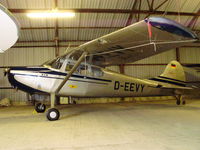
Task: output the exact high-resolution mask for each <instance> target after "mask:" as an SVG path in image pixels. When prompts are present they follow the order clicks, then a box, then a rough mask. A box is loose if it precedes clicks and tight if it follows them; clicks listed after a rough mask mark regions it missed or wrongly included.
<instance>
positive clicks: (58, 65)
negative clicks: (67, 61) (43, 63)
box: [50, 58, 64, 69]
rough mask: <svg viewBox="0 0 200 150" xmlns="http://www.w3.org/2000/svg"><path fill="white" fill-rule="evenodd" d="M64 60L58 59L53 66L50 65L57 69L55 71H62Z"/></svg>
mask: <svg viewBox="0 0 200 150" xmlns="http://www.w3.org/2000/svg"><path fill="white" fill-rule="evenodd" d="M63 61H64V60H63V59H62V58H58V59H56V60H55V61H53V62H52V63H51V64H50V66H51V67H52V68H55V69H60V68H61V66H62V64H63Z"/></svg>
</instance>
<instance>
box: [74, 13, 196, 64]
mask: <svg viewBox="0 0 200 150" xmlns="http://www.w3.org/2000/svg"><path fill="white" fill-rule="evenodd" d="M197 40H198V38H197V36H196V35H195V34H194V33H192V32H191V31H190V30H189V29H187V28H185V27H184V26H182V25H181V24H179V23H176V22H175V21H172V20H169V19H167V18H163V17H150V18H147V19H144V20H142V21H140V22H138V23H135V24H132V25H130V26H128V27H125V28H123V29H120V30H118V31H115V32H113V33H110V34H108V35H105V36H102V37H100V38H97V39H95V40H92V41H90V42H87V43H85V44H82V45H80V46H79V47H78V48H76V49H74V50H77V49H79V50H83V51H87V52H88V55H89V56H93V58H92V62H93V64H95V65H98V66H109V65H118V64H123V63H130V62H135V61H137V60H141V59H143V58H146V57H149V56H152V55H156V54H158V53H161V52H164V51H167V50H169V49H173V48H175V47H180V46H183V45H187V44H188V43H191V42H194V41H197Z"/></svg>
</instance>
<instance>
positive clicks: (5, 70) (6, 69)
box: [3, 68, 10, 77]
mask: <svg viewBox="0 0 200 150" xmlns="http://www.w3.org/2000/svg"><path fill="white" fill-rule="evenodd" d="M9 72H10V68H5V69H4V72H3V73H4V77H5V76H7V74H8V73H9Z"/></svg>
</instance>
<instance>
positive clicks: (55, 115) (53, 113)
mask: <svg viewBox="0 0 200 150" xmlns="http://www.w3.org/2000/svg"><path fill="white" fill-rule="evenodd" d="M46 117H47V119H48V120H49V121H55V120H58V119H59V117H60V112H59V111H58V110H57V109H56V108H50V109H49V110H48V111H47V114H46Z"/></svg>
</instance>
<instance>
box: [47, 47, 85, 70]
mask: <svg viewBox="0 0 200 150" xmlns="http://www.w3.org/2000/svg"><path fill="white" fill-rule="evenodd" d="M82 53H83V51H80V50H78V51H73V52H71V53H68V54H66V55H63V56H61V57H57V58H55V59H53V60H51V61H48V62H46V63H44V65H47V66H50V67H51V68H54V69H60V68H61V67H62V65H63V63H64V62H65V60H66V59H67V60H69V61H71V62H72V61H74V62H75V61H77V60H78V59H79V58H80V56H81V55H82ZM74 64H75V63H73V65H74ZM72 67H73V66H71V67H70V69H71V68H72ZM70 69H69V70H70Z"/></svg>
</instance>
